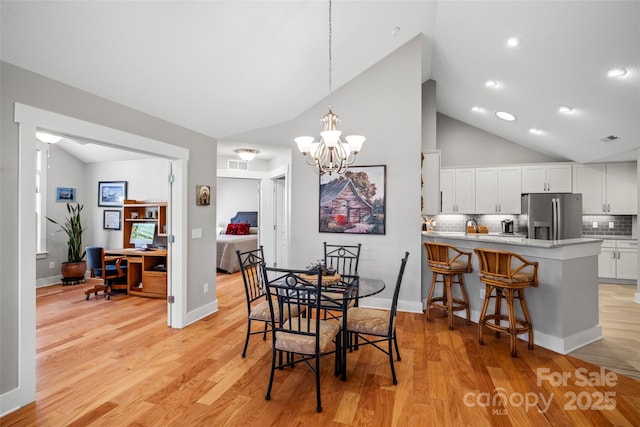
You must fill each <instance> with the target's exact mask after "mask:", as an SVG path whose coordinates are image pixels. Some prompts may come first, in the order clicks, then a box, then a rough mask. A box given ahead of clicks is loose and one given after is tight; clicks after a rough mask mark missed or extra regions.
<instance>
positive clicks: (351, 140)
mask: <svg viewBox="0 0 640 427" xmlns="http://www.w3.org/2000/svg"><path fill="white" fill-rule="evenodd" d="M331 33H332V27H331V0H329V112H328V113H327V114H325V115H324V116H322V123H323V125H324V131H322V132H320V136H321V138H320V141H318V142H316V140H315V138H314V137H313V136H299V137H297V138H295V141H296V143H297V144H298V150H300V152H301V153H302V155H303V156H305V158H306V162H307V164H308V165H309V166H312V167H313V169H314V171H315V172H316V173H317V174H318V175H324V174H325V173H328V174H329V175H331V174H332V173H334V172H335V173H339V174H342V173H345V172H346V171H347V167H348V166H349V165H351V164H353V162H354V161H355V159H356V155H357V154H358V152H359V151H360V149H361V148H362V144H363V143H364V140H365V137H364V136H362V135H348V136H346V137H345V140H346V142H343V141H342V140H341V139H340V135H341V134H342V132H341V131H339V130H338V129H337V124H338V122H339V121H340V119H339V118H338V116H337V115H335V114H334V113H333V111H332V109H333V91H332V88H331V65H332V64H331Z"/></svg>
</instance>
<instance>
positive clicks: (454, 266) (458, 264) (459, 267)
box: [427, 261, 469, 271]
mask: <svg viewBox="0 0 640 427" xmlns="http://www.w3.org/2000/svg"><path fill="white" fill-rule="evenodd" d="M427 263H428V264H429V267H432V268H436V269H440V270H456V271H466V270H467V268H468V267H469V264H468V263H467V262H465V261H452V262H451V263H449V264H446V263H443V262H432V261H428V262H427Z"/></svg>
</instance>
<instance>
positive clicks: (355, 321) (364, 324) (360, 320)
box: [347, 307, 389, 336]
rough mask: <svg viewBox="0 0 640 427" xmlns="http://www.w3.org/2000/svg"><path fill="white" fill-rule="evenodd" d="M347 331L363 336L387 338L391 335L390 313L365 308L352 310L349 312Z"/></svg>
mask: <svg viewBox="0 0 640 427" xmlns="http://www.w3.org/2000/svg"><path fill="white" fill-rule="evenodd" d="M347 330H348V331H350V332H360V333H362V334H371V335H380V336H387V334H388V333H389V311H387V310H376V309H373V308H363V307H353V308H350V309H349V311H348V312H347Z"/></svg>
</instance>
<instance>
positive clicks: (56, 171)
mask: <svg viewBox="0 0 640 427" xmlns="http://www.w3.org/2000/svg"><path fill="white" fill-rule="evenodd" d="M48 148H49V158H48V164H49V168H48V170H47V203H46V205H47V213H46V215H47V216H48V217H50V218H52V219H54V220H56V221H58V222H63V221H64V218H65V217H66V216H67V204H66V203H58V202H56V187H73V188H75V189H76V200H77V202H78V203H80V204H82V205H85V207H84V209H83V210H82V212H83V215H82V219H83V220H84V219H86V218H87V206H86V203H87V198H86V195H87V192H86V188H87V187H88V186H87V185H86V181H85V179H84V178H85V164H84V163H83V162H81V161H80V160H79V159H78V158H76V157H74V156H72V155H71V154H69V153H68V152H66V151H64V150H63V149H61V148H60V147H59V146H57V145H55V144H53V145H49V147H48ZM84 225H85V226H86V225H87V224H86V222H85V223H84ZM45 227H46V228H45V229H44V230H43V232H44V233H45V235H46V237H47V252H48V254H47V256H46V257H44V258H42V259H38V260H36V279H42V278H46V277H51V276H55V277H53V281H57V280H58V278H59V277H60V263H61V262H66V261H67V235H66V234H65V233H64V232H59V233H58V232H56V231H57V230H59V229H60V227H58V226H57V225H55V224H52V223H50V222H49V221H45ZM50 261H53V262H54V263H55V264H54V267H53V268H52V269H51V268H49V262H50ZM53 281H52V282H50V283H53ZM34 285H35V284H34Z"/></svg>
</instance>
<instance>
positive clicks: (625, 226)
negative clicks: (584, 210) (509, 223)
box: [429, 215, 634, 236]
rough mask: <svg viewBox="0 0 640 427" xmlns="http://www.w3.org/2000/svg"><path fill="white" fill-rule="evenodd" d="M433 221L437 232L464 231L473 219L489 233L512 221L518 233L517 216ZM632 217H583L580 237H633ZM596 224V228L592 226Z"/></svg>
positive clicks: (446, 217) (441, 217)
mask: <svg viewBox="0 0 640 427" xmlns="http://www.w3.org/2000/svg"><path fill="white" fill-rule="evenodd" d="M429 218H430V219H433V220H435V223H436V226H435V227H434V230H437V231H445V232H446V231H458V232H459V231H464V229H465V224H466V222H467V220H468V219H470V218H475V220H476V221H478V224H479V225H486V226H487V227H489V232H490V233H499V232H501V231H502V224H501V221H502V220H503V219H512V220H513V221H514V230H513V231H514V232H515V233H518V215H436V216H431V217H429ZM633 221H634V216H633V215H583V216H582V235H583V236H632V235H633ZM610 222H612V223H613V228H609V223H610ZM594 223H597V228H593V224H594Z"/></svg>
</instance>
